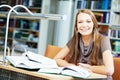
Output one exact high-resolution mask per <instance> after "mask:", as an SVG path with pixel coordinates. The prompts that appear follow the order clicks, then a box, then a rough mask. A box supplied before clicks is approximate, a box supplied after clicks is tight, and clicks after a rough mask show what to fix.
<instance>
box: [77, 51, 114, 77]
mask: <svg viewBox="0 0 120 80" xmlns="http://www.w3.org/2000/svg"><path fill="white" fill-rule="evenodd" d="M103 64H104V65H101V66H91V65H89V64H83V63H79V66H82V67H84V68H89V69H90V70H91V71H92V72H95V73H100V74H105V75H112V74H113V73H114V64H113V56H112V54H111V51H110V50H106V51H104V53H103Z"/></svg>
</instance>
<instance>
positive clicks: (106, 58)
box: [54, 9, 114, 80]
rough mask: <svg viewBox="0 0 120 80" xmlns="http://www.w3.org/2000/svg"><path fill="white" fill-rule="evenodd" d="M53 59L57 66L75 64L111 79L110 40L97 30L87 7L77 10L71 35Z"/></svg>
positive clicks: (111, 57) (92, 15)
mask: <svg viewBox="0 0 120 80" xmlns="http://www.w3.org/2000/svg"><path fill="white" fill-rule="evenodd" d="M54 59H55V60H56V62H57V64H58V65H59V66H71V65H76V66H79V67H82V68H85V69H86V70H89V71H92V72H94V73H99V74H104V75H107V76H108V78H107V80H112V74H113V72H114V65H113V56H112V53H111V45H110V40H109V39H108V37H106V36H104V35H102V34H100V33H99V32H98V25H97V20H96V18H95V16H94V14H93V13H92V12H91V11H90V10H88V9H84V10H80V11H78V13H77V15H76V20H75V26H74V34H73V37H72V38H71V39H70V41H69V42H68V43H67V44H66V46H65V47H64V48H63V49H62V50H61V51H60V52H59V53H58V54H57V55H56V56H55V58H54Z"/></svg>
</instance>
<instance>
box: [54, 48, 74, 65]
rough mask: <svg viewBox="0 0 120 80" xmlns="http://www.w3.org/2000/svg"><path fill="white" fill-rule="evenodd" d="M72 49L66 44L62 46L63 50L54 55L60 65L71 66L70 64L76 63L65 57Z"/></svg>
mask: <svg viewBox="0 0 120 80" xmlns="http://www.w3.org/2000/svg"><path fill="white" fill-rule="evenodd" d="M69 52H70V50H69V48H68V47H67V46H65V47H64V48H62V50H61V51H60V52H59V53H58V54H57V55H56V56H55V57H54V59H55V60H56V62H57V64H58V66H62V67H64V66H70V65H74V64H71V63H68V62H67V61H66V60H64V58H65V57H66V56H67V55H68V54H69Z"/></svg>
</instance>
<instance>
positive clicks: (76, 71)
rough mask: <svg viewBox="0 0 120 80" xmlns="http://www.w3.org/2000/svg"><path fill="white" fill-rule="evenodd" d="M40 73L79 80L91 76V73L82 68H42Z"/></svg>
mask: <svg viewBox="0 0 120 80" xmlns="http://www.w3.org/2000/svg"><path fill="white" fill-rule="evenodd" d="M38 72H41V73H52V74H61V75H65V76H72V77H78V78H87V77H89V76H90V75H91V72H89V71H87V70H85V69H83V68H80V67H79V66H66V67H58V68H40V69H39V70H38Z"/></svg>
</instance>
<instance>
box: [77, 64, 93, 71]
mask: <svg viewBox="0 0 120 80" xmlns="http://www.w3.org/2000/svg"><path fill="white" fill-rule="evenodd" d="M78 66H79V67H80V68H84V69H86V70H87V71H90V72H92V70H91V65H89V64H84V63H78Z"/></svg>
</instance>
